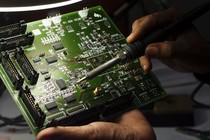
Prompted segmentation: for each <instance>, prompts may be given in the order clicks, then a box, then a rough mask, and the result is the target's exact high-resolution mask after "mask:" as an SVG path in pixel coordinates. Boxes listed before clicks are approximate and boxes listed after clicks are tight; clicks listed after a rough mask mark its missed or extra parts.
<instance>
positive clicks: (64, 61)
mask: <svg viewBox="0 0 210 140" xmlns="http://www.w3.org/2000/svg"><path fill="white" fill-rule="evenodd" d="M0 38H1V39H0V53H1V55H0V77H1V79H2V81H3V82H4V84H5V85H6V87H7V89H8V91H9V93H10V94H11V96H12V97H13V99H14V101H15V102H16V104H17V106H18V108H19V109H20V111H21V112H22V114H23V116H24V118H25V120H26V121H27V123H28V125H29V126H30V128H31V130H32V132H33V133H34V134H35V135H36V134H37V133H38V132H39V131H41V130H42V129H45V128H47V127H51V126H57V125H61V126H65V125H83V124H87V123H90V122H92V121H109V120H110V119H112V118H113V117H114V116H116V114H118V113H120V112H123V111H125V110H127V109H130V108H132V107H141V106H143V105H145V104H148V103H150V102H152V101H155V100H157V99H159V98H162V97H163V96H165V92H164V91H163V89H162V88H161V86H160V84H159V82H158V80H157V79H156V78H155V77H154V75H153V74H152V73H149V74H145V73H144V72H143V70H142V69H141V67H140V65H139V60H134V61H132V62H126V63H122V64H119V65H117V66H115V67H113V68H111V69H110V70H107V71H106V72H105V73H102V74H100V75H99V76H97V77H95V78H93V79H91V80H88V81H84V82H81V83H78V82H77V81H78V80H79V79H80V78H82V77H83V76H85V74H86V73H87V72H88V71H90V70H92V69H93V68H95V67H97V66H99V65H100V64H103V63H104V62H106V61H108V60H110V59H111V58H113V57H114V56H115V54H116V52H118V51H119V50H121V48H122V47H123V46H125V45H127V44H126V40H125V37H124V36H123V35H122V34H121V33H120V31H119V30H118V29H117V27H116V26H115V25H114V24H113V22H112V21H111V19H110V18H109V17H108V15H107V14H106V13H105V11H104V10H103V9H102V7H100V6H97V7H93V8H88V9H83V10H80V11H76V12H72V13H68V14H64V15H56V16H54V17H49V18H46V19H42V20H38V21H34V22H30V23H25V22H24V21H20V22H19V23H16V24H12V25H7V26H3V27H0Z"/></svg>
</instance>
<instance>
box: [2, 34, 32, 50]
mask: <svg viewBox="0 0 210 140" xmlns="http://www.w3.org/2000/svg"><path fill="white" fill-rule="evenodd" d="M33 41H34V35H33V34H32V33H31V32H29V33H26V34H20V35H16V36H12V37H8V38H1V39H0V51H5V50H13V49H15V48H17V47H20V46H27V45H32V43H33Z"/></svg>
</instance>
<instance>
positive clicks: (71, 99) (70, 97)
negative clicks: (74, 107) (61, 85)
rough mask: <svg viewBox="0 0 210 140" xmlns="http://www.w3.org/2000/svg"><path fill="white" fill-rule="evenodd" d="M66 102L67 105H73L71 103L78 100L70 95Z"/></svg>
mask: <svg viewBox="0 0 210 140" xmlns="http://www.w3.org/2000/svg"><path fill="white" fill-rule="evenodd" d="M64 100H65V101H66V102H67V103H71V102H74V101H76V100H77V99H76V98H75V97H74V95H70V96H68V97H65V98H64Z"/></svg>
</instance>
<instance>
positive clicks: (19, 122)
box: [0, 115, 28, 127]
mask: <svg viewBox="0 0 210 140" xmlns="http://www.w3.org/2000/svg"><path fill="white" fill-rule="evenodd" d="M0 121H2V123H0V127H5V126H7V125H11V126H19V127H27V126H28V125H27V124H26V122H25V120H24V118H23V116H22V115H19V116H17V117H14V118H8V117H4V116H1V115H0Z"/></svg>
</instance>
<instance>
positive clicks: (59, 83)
mask: <svg viewBox="0 0 210 140" xmlns="http://www.w3.org/2000/svg"><path fill="white" fill-rule="evenodd" d="M56 84H57V86H58V88H59V89H60V90H64V89H66V88H67V86H66V83H65V82H64V80H63V79H59V80H56Z"/></svg>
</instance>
